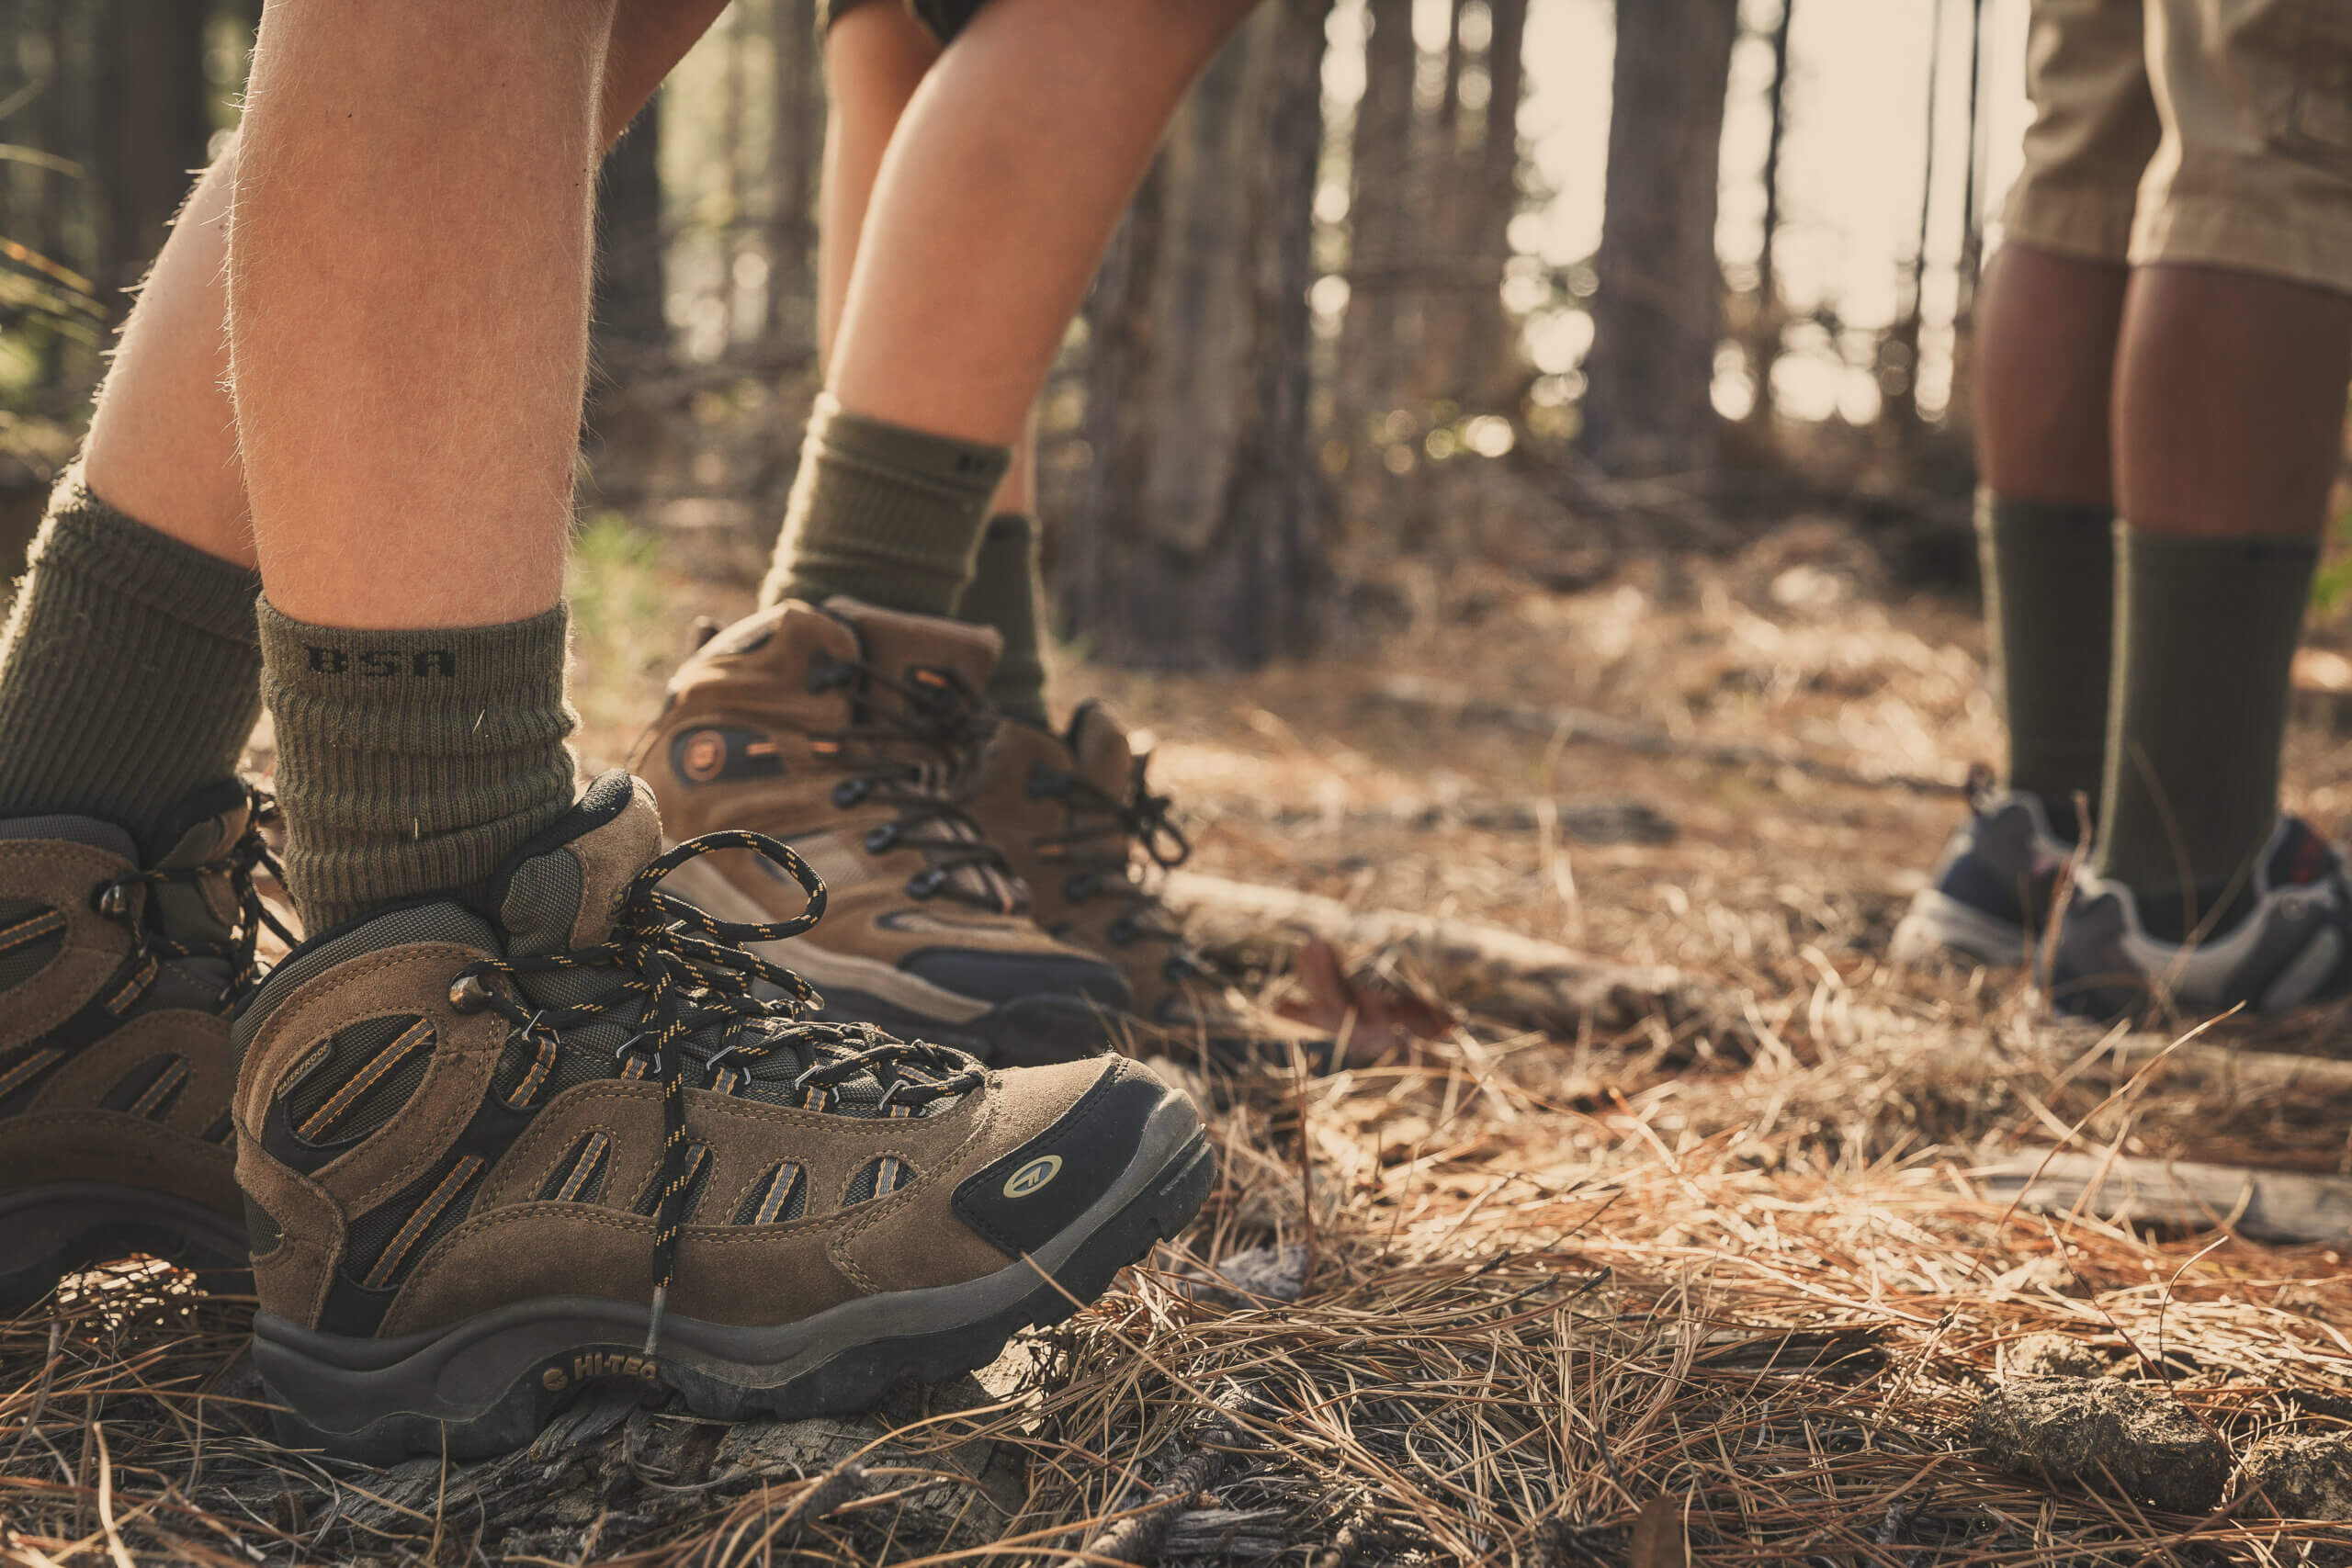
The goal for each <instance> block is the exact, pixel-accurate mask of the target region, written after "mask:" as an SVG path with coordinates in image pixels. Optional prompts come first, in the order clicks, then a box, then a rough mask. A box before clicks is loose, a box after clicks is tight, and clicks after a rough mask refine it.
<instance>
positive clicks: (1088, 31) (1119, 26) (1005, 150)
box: [829, 0, 1251, 445]
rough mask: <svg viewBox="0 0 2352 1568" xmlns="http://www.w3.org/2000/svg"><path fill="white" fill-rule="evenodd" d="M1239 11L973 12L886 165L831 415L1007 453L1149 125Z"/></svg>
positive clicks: (1154, 130) (1006, 3) (1154, 141)
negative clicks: (843, 410) (841, 409)
mask: <svg viewBox="0 0 2352 1568" xmlns="http://www.w3.org/2000/svg"><path fill="white" fill-rule="evenodd" d="M1250 3H1251V0H1153V3H1142V0H1138V3H1136V4H1130V5H1120V6H1103V5H1099V4H1096V3H1094V0H997V4H995V5H992V6H989V7H987V8H986V9H984V10H982V11H981V12H980V13H979V15H978V17H975V18H974V19H973V21H972V23H971V25H970V27H968V28H967V29H966V30H965V31H964V33H963V34H962V35H961V36H960V37H959V38H957V39H956V46H955V47H954V48H953V49H951V50H949V51H947V52H946V53H945V54H944V56H942V58H941V60H940V62H939V64H938V65H937V66H936V67H934V68H933V70H932V71H931V72H930V73H929V74H928V75H926V76H925V77H924V79H923V84H922V87H921V88H919V89H918V90H917V91H916V93H915V96H914V98H913V101H912V102H911V103H910V105H909V106H908V108H907V112H906V115H905V117H904V118H903V120H902V121H901V123H900V125H899V131H898V133H897V134H896V135H895V136H894V137H893V138H892V139H891V141H890V146H889V150H888V152H887V153H886V154H885V155H884V157H883V160H882V165H881V169H880V173H879V175H878V177H877V181H876V186H875V193H874V201H873V207H872V209H871V210H870V211H869V212H868V213H867V215H866V221H865V229H864V231H863V234H862V236H861V240H860V249H859V254H858V257H857V262H856V265H855V266H854V269H853V271H852V276H851V278H850V283H849V292H848V296H847V299H846V300H845V302H844V304H843V307H842V317H841V323H840V327H839V329H838V337H837V341H836V343H835V344H834V352H833V355H832V361H831V375H830V378H829V380H830V389H831V391H832V392H833V394H834V395H835V396H836V397H838V398H839V399H840V400H841V401H842V404H843V406H845V407H847V408H850V409H854V410H855V411H856V412H859V413H861V414H865V415H868V416H870V417H873V418H876V419H882V420H888V421H889V422H891V423H897V424H901V425H910V426H912V427H913V428H915V429H918V430H922V431H928V432H932V433H933V434H940V435H946V436H953V437H956V438H959V439H962V440H967V441H980V442H989V443H994V444H997V445H1010V444H1012V443H1013V442H1015V441H1018V440H1019V439H1020V438H1021V435H1022V433H1023V429H1024V427H1025V425H1026V423H1027V421H1028V413H1029V406H1030V404H1031V402H1032V401H1034V400H1035V398H1036V395H1037V392H1038V390H1039V389H1040V388H1041V387H1042V386H1043V385H1044V382H1045V378H1046V371H1047V370H1048V369H1049V368H1050V367H1052V364H1053V358H1054V354H1055V352H1056V350H1057V349H1058V348H1059V347H1060V345H1061V339H1062V333H1063V330H1064V329H1065V328H1066V327H1067V326H1068V325H1069V319H1070V316H1071V315H1072V314H1073V313H1074V312H1075V311H1076V310H1077V309H1078V305H1079V301H1080V297H1081V296H1082V294H1083V292H1084V290H1085V288H1086V283H1087V280H1088V278H1090V277H1091V276H1092V275H1093V271H1094V266H1095V263H1096V261H1097V260H1098V259H1099V258H1100V256H1101V254H1102V251H1103V245H1104V243H1107V241H1108V240H1109V238H1110V235H1111V231H1112V229H1113V227H1114V225H1115V224H1116V223H1117V221H1118V216H1119V213H1120V211H1121V209H1123V208H1124V207H1125V204H1126V201H1127V198H1128V197H1130V196H1131V195H1132V194H1134V191H1135V187H1136V183H1137V182H1138V181H1139V180H1140V179H1141V178H1142V177H1143V174H1144V171H1145V169H1146V168H1147V167H1148V165H1149V164H1150V161H1151V155H1152V152H1153V150H1154V149H1155V148H1156V147H1157V146H1158V145H1159V135H1160V130H1161V128H1162V127H1163V126H1165V125H1166V123H1167V120H1168V117H1169V116H1170V114H1171V113H1173V112H1174V110H1175V107H1176V104H1177V101H1178V99H1179V98H1181V97H1182V95H1183V93H1184V90H1185V88H1186V87H1188V86H1189V85H1191V83H1192V81H1193V76H1194V75H1195V74H1197V73H1199V71H1200V70H1201V68H1202V67H1203V66H1204V65H1205V64H1206V63H1207V62H1208V60H1209V57H1210V56H1211V55H1212V54H1214V53H1215V52H1216V48H1217V46H1218V45H1219V44H1220V43H1222V42H1223V41H1224V40H1225V39H1226V37H1227V34H1228V33H1230V32H1231V31H1232V29H1233V28H1234V27H1235V26H1236V25H1238V23H1239V21H1240V20H1241V18H1242V17H1244V16H1245V15H1247V14H1248V12H1249V9H1250ZM844 19H847V18H844Z"/></svg>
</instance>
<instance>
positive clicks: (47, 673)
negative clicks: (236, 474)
mask: <svg viewBox="0 0 2352 1568" xmlns="http://www.w3.org/2000/svg"><path fill="white" fill-rule="evenodd" d="M260 593H261V578H260V576H259V575H258V574H257V573H255V572H254V571H253V570H250V569H248V568H245V567H242V566H239V565H237V564H236V563H234V562H232V561H226V560H222V559H220V558H219V557H217V556H210V555H207V554H205V553H204V552H203V551H202V550H199V549H198V548H196V547H194V546H192V545H187V544H183V543H181V542H180V541H179V540H177V539H175V538H172V537H170V536H167V535H164V534H160V533H158V532H156V531H155V530H154V529H153V528H150V527H148V526H147V525H144V524H142V523H141V522H139V521H137V520H136V519H135V518H132V517H129V516H126V515H125V514H124V513H120V512H118V511H116V510H115V509H114V508H112V507H110V506H108V505H107V504H106V502H103V501H101V500H99V499H98V497H97V496H96V495H95V494H93V493H92V492H91V491H90V490H89V489H88V487H87V486H85V484H83V483H82V482H81V480H80V478H79V475H78V472H77V473H72V474H69V475H68V476H67V478H66V479H65V481H64V482H63V483H62V484H60V485H59V487H58V489H57V491H56V493H55V495H53V496H52V497H51V501H50V511H49V516H48V518H47V519H46V520H45V521H44V522H43V523H42V525H41V529H40V534H39V536H37V537H36V538H35V539H34V541H33V547H32V553H31V565H30V570H28V572H27V574H26V577H25V581H24V586H23V588H22V590H21V591H20V592H18V594H17V604H16V608H15V610H14V612H13V613H12V614H11V615H10V616H9V620H8V630H7V641H6V649H5V651H0V816H28V815H34V814H38V813H44V812H72V813H74V814H76V815H82V816H89V817H96V818H100V819H101V820H104V821H109V822H114V823H117V824H119V825H120V826H122V827H124V828H126V829H130V832H131V833H132V835H133V836H134V837H136V838H138V839H140V840H141V841H142V842H147V841H148V840H152V838H153V836H154V834H156V833H157V832H159V831H161V830H163V829H164V828H165V827H166V826H167V824H168V822H169V819H170V818H171V817H172V814H173V811H174V808H175V807H177V806H178V804H179V803H180V801H181V800H182V798H183V797H185V796H186V795H187V794H188V793H189V792H190V791H191V790H194V789H196V788H197V787H198V786H199V785H202V784H211V783H214V782H217V781H219V780H220V779H224V778H227V777H229V776H230V775H231V774H232V773H234V772H235V770H236V765H237V758H238V756H239V754H240V753H241V752H242V751H243V749H244V745H245V741H246V740H247V739H248V738H250V737H251V735H252V734H253V728H254V720H256V719H257V718H259V717H260V716H261V692H260V684H259V680H260V673H261V655H260V651H259V644H258V639H257V633H256V630H255V627H254V604H255V602H256V601H257V600H258V598H259V597H260Z"/></svg>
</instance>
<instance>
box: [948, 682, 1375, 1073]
mask: <svg viewBox="0 0 2352 1568" xmlns="http://www.w3.org/2000/svg"><path fill="white" fill-rule="evenodd" d="M1147 763H1148V758H1146V757H1138V756H1136V753H1135V750H1134V748H1133V747H1132V746H1131V745H1130V744H1129V743H1128V740H1127V735H1126V731H1125V729H1123V728H1121V727H1120V725H1119V721H1118V718H1117V716H1115V715H1114V714H1113V713H1112V711H1111V710H1110V709H1109V708H1107V707H1105V706H1104V705H1103V704H1101V703H1099V702H1087V703H1082V704H1080V705H1079V708H1078V711H1077V712H1076V713H1074V714H1072V715H1071V716H1070V721H1069V730H1068V732H1067V733H1065V734H1063V735H1058V736H1057V735H1055V734H1052V733H1051V732H1049V731H1047V730H1044V729H1040V728H1037V727H1036V726H1035V725H1030V724H1023V723H1021V722H1019V721H1018V720H1011V719H1009V720H1007V721H1006V722H1005V723H1003V724H1002V725H1001V726H1000V727H999V728H998V730H997V734H996V739H994V740H993V741H992V742H991V743H990V745H989V750H988V754H987V757H986V760H985V761H983V762H982V764H981V767H980V772H979V777H978V780H977V781H976V783H975V785H974V793H973V796H972V815H973V816H974V818H977V819H978V822H979V824H980V827H981V829H983V830H984V831H985V832H986V833H987V834H988V836H989V840H991V841H993V842H995V843H998V844H1001V845H1002V846H1003V848H1004V852H1005V855H1006V857H1007V859H1008V860H1009V862H1010V863H1011V864H1012V868H1013V870H1015V871H1016V872H1018V873H1020V874H1021V878H1022V880H1023V882H1025V883H1027V884H1028V886H1029V899H1030V904H1029V907H1030V909H1031V911H1032V912H1033V913H1034V914H1035V916H1036V919H1037V923H1038V924H1039V925H1041V926H1043V927H1045V929H1046V932H1047V934H1049V935H1051V936H1054V937H1057V938H1059V939H1060V940H1061V941H1063V942H1069V943H1070V944H1071V945H1073V946H1077V947H1082V948H1086V949H1088V950H1090V951H1091V952H1094V953H1101V954H1102V955H1103V956H1104V957H1106V958H1108V959H1110V960H1111V962H1113V963H1114V964H1117V965H1118V966H1119V969H1120V972H1121V973H1122V974H1123V975H1124V976H1125V977H1126V982H1127V987H1128V989H1129V990H1131V991H1132V992H1133V993H1134V996H1135V1003H1134V1008H1133V1012H1132V1019H1133V1023H1132V1024H1131V1026H1130V1029H1129V1033H1130V1034H1131V1036H1132V1037H1133V1043H1137V1044H1140V1045H1144V1046H1148V1047H1149V1048H1152V1049H1155V1050H1159V1051H1163V1052H1166V1053H1169V1054H1170V1055H1191V1054H1193V1052H1195V1051H1197V1050H1200V1049H1202V1048H1204V1047H1205V1048H1206V1049H1207V1051H1208V1052H1209V1054H1210V1055H1213V1056H1215V1057H1217V1058H1218V1059H1221V1060H1223V1061H1225V1062H1227V1064H1228V1065H1233V1064H1236V1063H1238V1062H1240V1061H1244V1060H1257V1061H1261V1062H1271V1063H1274V1064H1277V1065H1281V1064H1285V1063H1286V1062H1287V1060H1288V1056H1289V1052H1290V1050H1291V1049H1292V1048H1294V1047H1295V1048H1297V1049H1300V1050H1303V1051H1305V1052H1306V1055H1307V1057H1308V1061H1309V1065H1310V1066H1313V1067H1314V1068H1316V1069H1317V1070H1318V1071H1319V1070H1322V1069H1324V1068H1326V1067H1328V1066H1329V1065H1330V1056H1331V1052H1332V1043H1331V1041H1330V1040H1329V1038H1327V1037H1318V1036H1315V1035H1313V1034H1311V1033H1309V1032H1305V1031H1299V1030H1293V1029H1289V1028H1285V1027H1283V1026H1282V1025H1281V1024H1280V1023H1278V1022H1273V1021H1255V1020H1253V1019H1252V1017H1251V1015H1250V1009H1249V1006H1248V1004H1247V1003H1246V1002H1245V1001H1244V1000H1243V999H1242V998H1241V997H1240V996H1239V995H1238V994H1237V993H1236V992H1235V991H1234V990H1233V988H1232V987H1229V986H1227V985H1226V984H1224V983H1223V982H1222V981H1220V980H1218V979H1217V978H1216V976H1215V975H1213V974H1211V973H1210V972H1209V969H1208V967H1207V965H1206V964H1204V963H1203V962H1202V961H1201V959H1200V957H1199V955H1198V954H1196V953H1193V950H1192V948H1191V947H1189V946H1188V945H1186V943H1185V941H1184V932H1183V929H1182V926H1181V925H1180V924H1179V923H1178V921H1177V919H1176V917H1175V915H1174V914H1173V913H1172V912H1170V909H1169V908H1168V906H1167V905H1165V904H1163V903H1161V902H1160V900H1159V895H1158V893H1157V892H1156V891H1155V890H1154V888H1153V886H1152V884H1151V882H1150V881H1149V880H1148V876H1149V875H1150V874H1151V872H1153V871H1158V870H1167V869H1170V868H1172V867H1175V866H1178V865H1181V864H1182V863H1183V862H1184V859H1185V857H1186V856H1187V855H1189V854H1190V853H1191V852H1192V847H1191V846H1190V845H1189V844H1188V843H1186V841H1185V840H1184V834H1183V832H1182V829H1179V828H1178V827H1177V826H1176V824H1175V823H1174V822H1173V821H1172V820H1171V819H1170V817H1169V812H1168V807H1169V799H1168V797H1167V796H1166V795H1154V794H1153V793H1152V792H1151V788H1150V786H1149V784H1147V783H1146V781H1145V776H1144V775H1145V768H1146V765H1147Z"/></svg>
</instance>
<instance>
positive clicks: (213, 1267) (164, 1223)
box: [0, 1181, 254, 1317]
mask: <svg viewBox="0 0 2352 1568" xmlns="http://www.w3.org/2000/svg"><path fill="white" fill-rule="evenodd" d="M138 1253H145V1254H146V1255H148V1256H149V1257H152V1258H163V1259H164V1260H165V1261H167V1262H171V1263H175V1264H178V1265H179V1266H181V1267H182V1268H185V1269H193V1270H195V1271H196V1275H197V1282H198V1284H200V1285H201V1286H202V1287H203V1288H204V1289H205V1290H206V1291H208V1292H211V1293H213V1294H216V1295H251V1294H252V1293H253V1288H254V1276H253V1268H252V1264H251V1261H250V1259H249V1258H248V1255H247V1253H246V1250H245V1231H244V1227H243V1225H241V1224H237V1223H235V1222H234V1221H232V1220H231V1219H229V1218H228V1217H227V1216H225V1215H222V1214H219V1213H214V1212H213V1211H212V1210H210V1209H208V1208H206V1207H205V1206H204V1205H203V1204H201V1203H195V1202H191V1201H188V1200H187V1199H185V1198H179V1197H175V1196H174V1195H172V1194H171V1193H168V1192H151V1191H147V1190H143V1189H141V1188H137V1187H117V1186H112V1185H109V1184H107V1183H104V1182H96V1181H73V1182H53V1183H50V1184H48V1185H44V1186H40V1187H28V1188H24V1189H20V1190H17V1191H15V1192H10V1193H6V1194H5V1195H0V1316H10V1317H13V1316H15V1315H16V1314H18V1313H20V1312H22V1311H24V1310H25V1309H26V1308H27V1307H28V1306H31V1305H32V1304H33V1303H35V1302H38V1301H40V1299H41V1298H42V1297H43V1296H45V1295H47V1294H49V1292H50V1291H51V1289H52V1288H53V1287H54V1286H55V1285H56V1283H57V1281H58V1280H61V1279H62V1278H63V1277H64V1276H66V1275H68V1274H71V1273H74V1271H76V1270H78V1269H87V1268H89V1267H91V1266H92V1265H94V1264H99V1263H111V1262H113V1261H115V1260H116V1259H118V1258H129V1257H131V1256H133V1255H134V1254H138Z"/></svg>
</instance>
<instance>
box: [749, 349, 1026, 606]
mask: <svg viewBox="0 0 2352 1568" xmlns="http://www.w3.org/2000/svg"><path fill="white" fill-rule="evenodd" d="M1011 461H1012V449H1011V448H1010V447H1005V446H986V445H983V444H981V443H979V442H974V441H958V440H956V439H955V438H954V437H952V436H946V435H933V434H930V433H929V432H928V431H922V430H913V429H910V428H909V427H907V426H905V425H902V424H892V423H889V422H888V421H887V420H879V419H868V418H867V417H866V416H865V415H864V414H861V413H852V412H850V411H849V410H847V409H844V408H843V407H842V406H841V404H840V403H838V402H836V401H835V400H833V396H832V394H831V393H830V392H822V393H820V394H818V398H817V407H816V410H815V412H812V413H810V414H809V434H808V435H807V437H806V439H804V440H803V441H802V443H801V446H800V471H799V473H798V474H797V476H795V477H794V479H793V481H792V496H791V499H790V500H788V501H787V502H786V503H785V516H784V532H783V533H782V534H781V535H780V536H778V537H777V539H776V546H775V566H774V567H773V568H772V569H771V570H769V572H768V578H767V581H766V582H765V583H763V585H762V586H761V589H760V603H761V604H763V605H767V604H775V603H776V602H777V601H778V600H781V599H802V600H806V601H808V602H809V603H810V604H822V603H823V602H824V601H825V600H827V599H829V598H831V596H832V595H834V594H836V593H846V594H848V595H850V596H851V597H852V598H854V599H863V600H865V602H866V603H867V604H878V605H881V606H882V607H883V608H885V609H890V610H907V611H911V612H912V613H914V614H916V615H954V614H955V613H956V598H957V597H958V596H959V595H960V594H961V593H962V592H964V585H965V584H966V583H967V582H969V581H971V580H972V557H973V552H974V551H976V550H978V548H979V545H980V530H981V527H982V526H983V525H985V523H986V522H987V520H988V508H989V497H990V496H993V495H994V494H995V493H996V487H997V482H998V481H999V480H1001V479H1003V478H1004V470H1005V468H1006V466H1007V465H1008V464H1009V463H1011Z"/></svg>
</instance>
